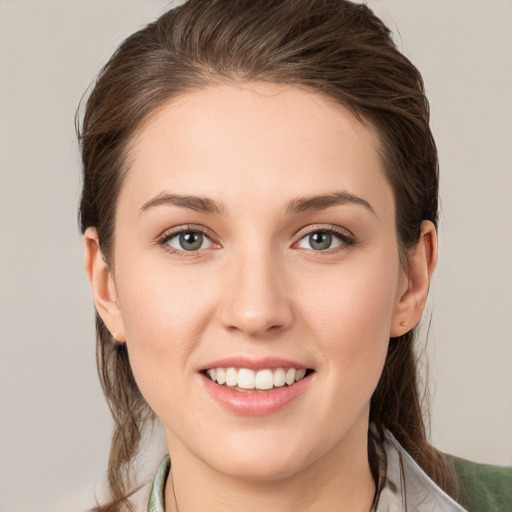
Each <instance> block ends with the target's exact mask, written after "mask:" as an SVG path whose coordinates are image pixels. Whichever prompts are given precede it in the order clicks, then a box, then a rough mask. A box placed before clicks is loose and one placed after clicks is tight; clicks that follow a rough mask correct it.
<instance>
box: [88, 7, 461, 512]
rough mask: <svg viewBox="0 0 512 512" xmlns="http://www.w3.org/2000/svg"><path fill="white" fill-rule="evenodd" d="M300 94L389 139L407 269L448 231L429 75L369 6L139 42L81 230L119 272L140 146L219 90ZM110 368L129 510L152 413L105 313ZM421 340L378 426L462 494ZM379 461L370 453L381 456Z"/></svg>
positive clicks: (264, 16) (196, 10)
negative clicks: (426, 411) (266, 88)
mask: <svg viewBox="0 0 512 512" xmlns="http://www.w3.org/2000/svg"><path fill="white" fill-rule="evenodd" d="M234 81H235V82H240V81H253V82H254V81H257V82H274V83H282V84H294V85H300V86H301V87H305V88H307V89H309V90H312V91H314V92H317V93H319V94H322V95H325V96H327V97H329V98H331V99H333V100H335V101H336V102H338V103H340V104H342V105H344V106H345V107H347V108H348V109H349V110H350V111H351V112H352V113H353V114H355V115H356V116H357V117H358V118H359V119H363V120H365V121H367V122H370V123H371V124H372V125H373V126H374V127H375V128H376V129H377V130H378V132H379V134H380V139H381V145H382V149H381V150H382V158H383V162H384V166H385V169H386V173H387V177H388V179H389V182H390V184H391V186H392V188H393V192H394V197H395V203H396V232H397V239H398V243H399V246H400V250H401V257H402V262H403V264H404V265H406V264H407V257H406V254H407V249H408V248H410V247H413V246H414V245H415V244H416V243H417V241H418V238H419V233H420V223H421V222H422V221H423V220H430V221H432V222H433V223H434V224H437V209H438V162H437V151H436V147H435V143H434V140H433V138H432V134H431V131H430V128H429V106H428V102H427V99H426V97H425V94H424V87H423V82H422V78H421V75H420V73H419V72H418V70H417V69H416V68H415V67H414V66H413V65H412V64H411V62H410V61H409V60H408V59H407V58H406V57H405V56H403V55H402V54H401V53H400V52H399V51H398V50H397V48H396V47H395V44H394V43H393V40H392V37H391V33H390V31H389V29H388V28H387V27H386V26H385V25H384V24H383V23H382V22H381V20H380V19H378V18H377V17H376V16H375V15H374V14H373V13H372V11H371V10H370V9H369V8H368V7H367V6H365V5H358V4H354V3H352V2H349V1H347V0H189V1H188V2H186V3H185V4H183V5H182V6H180V7H177V8H175V9H172V10H170V11H169V12H167V13H165V14H164V15H162V16H161V17H160V18H159V19H158V20H156V21H155V22H154V23H151V24H150V25H148V26H147V27H145V28H144V29H142V30H140V31H139V32H137V33H135V34H133V35H132V36H130V37H129V38H128V39H126V40H125V41H124V42H123V43H122V44H121V46H120V47H119V48H118V50H117V51H116V52H115V54H114V55H113V56H112V58H111V59H110V61H109V62H108V63H107V64H106V66H105V67H104V68H103V70H102V71H101V73H100V75H99V77H98V80H97V82H96V84H95V86H94V88H93V90H92V92H91V94H90V96H89V98H88V100H87V104H86V107H85V112H84V115H83V120H82V122H81V128H79V129H78V133H79V140H80V143H81V149H82V160H83V191H82V198H81V203H80V221H81V229H82V231H85V229H86V228H87V227H89V226H94V227H96V228H97V230H98V236H99V241H100V246H101V250H102V253H103V255H104V257H105V259H106V261H107V263H108V264H110V265H112V263H113V254H112V250H113V239H114V235H115V233H114V230H113V226H114V218H115V211H116V198H117V196H118V193H119V190H120V187H121V186H122V181H123V177H124V175H125V173H126V156H127V152H128V148H129V145H130V141H131V140H132V138H133V136H134V134H135V132H136V130H137V129H138V128H140V127H141V124H142V123H143V121H145V120H146V119H147V118H148V115H150V114H151V113H152V112H154V111H155V109H157V108H158V107H160V106H161V105H162V104H163V103H164V102H167V101H169V99H172V98H173V97H176V96H177V95H179V94H183V93H184V92H186V91H187V90H190V89H195V88H199V87H204V86H206V85H208V84H212V83H220V82H234ZM96 326H97V361H98V368H99V373H100V378H101V382H102V386H103V390H104V393H105V396H106V399H107V401H108V403H109V406H110V408H111V410H112V414H113V417H114V423H115V428H114V434H113V438H112V445H111V452H110V460H109V483H110V487H111V494H112V502H111V503H110V504H109V505H106V506H103V507H101V510H103V511H109V512H113V511H119V510H123V509H125V508H128V507H129V506H128V503H127V500H126V496H127V495H128V494H129V492H130V490H131V483H130V479H129V468H130V461H132V459H133V457H134V455H135V454H136V453H137V451H138V449H139V443H140V439H141V433H142V431H143V427H144V424H145V422H146V420H147V419H148V418H149V417H150V416H151V412H150V411H149V408H148V406H147V404H146V403H145V401H144V399H143V397H142V396H141V394H140V392H139V390H138V388H137V384H136V383H135V380H134V378H133V374H132V372H131V368H130V363H129V358H128V353H127V350H126V345H125V344H121V345H119V344H115V343H114V341H113V339H112V337H111V336H110V333H109V332H108V330H107V329H106V327H105V325H104V324H103V322H102V320H101V319H100V317H99V316H98V315H96ZM414 337H415V336H414V331H410V332H408V333H407V334H405V335H403V336H401V337H400V338H396V339H391V340H390V343H389V349H388V354H387V359H386V363H385V366H384V371H383V374H382V377H381V379H380V382H379V384H378V386H377V389H376V390H375V392H374V395H373V397H372V401H371V410H370V421H372V422H373V423H374V424H375V425H376V427H377V430H378V432H379V433H380V435H383V432H384V430H385V429H389V430H390V431H391V432H392V433H393V434H394V435H395V437H396V438H397V439H398V440H399V442H400V443H401V444H402V445H403V446H404V447H405V449H406V450H407V451H408V452H409V453H410V454H411V456H412V457H413V458H414V459H415V460H416V461H417V462H418V463H419V465H420V466H421V467H422V468H423V469H424V470H425V471H426V473H427V474H429V475H430V476H431V477H432V478H433V479H434V480H435V481H436V482H437V483H438V484H439V485H440V486H441V487H442V488H444V489H445V490H447V491H448V492H449V493H454V492H455V484H454V479H453V477H452V473H451V471H450V468H449V466H448V465H447V463H446V461H445V459H444V457H443V456H442V454H441V453H439V452H438V451H437V450H435V449H434V448H433V447H432V446H431V445H430V444H429V443H428V442H427V439H426V432H425V426H424V421H423V416H422V408H421V401H420V396H419V392H418V384H419V383H418V375H417V368H416V366H417V365H416V357H415V354H414V350H413V345H414ZM373 455H374V454H372V453H371V452H370V457H372V456H373Z"/></svg>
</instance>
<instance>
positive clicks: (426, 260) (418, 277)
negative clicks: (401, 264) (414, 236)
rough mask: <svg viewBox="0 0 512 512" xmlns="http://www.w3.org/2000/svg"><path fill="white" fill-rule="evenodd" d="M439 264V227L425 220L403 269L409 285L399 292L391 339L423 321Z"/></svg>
mask: <svg viewBox="0 0 512 512" xmlns="http://www.w3.org/2000/svg"><path fill="white" fill-rule="evenodd" d="M436 264H437V232H436V228H435V226H434V224H433V223H432V222H430V221H423V222H422V223H421V228H420V237H419V240H418V243H417V244H416V245H415V246H414V247H412V248H411V249H410V250H409V262H408V268H407V269H405V270H404V272H405V279H406V287H405V286H404V288H405V290H403V289H401V290H399V293H398V297H397V303H396V305H395V311H394V315H393V318H392V322H391V331H390V337H391V338H396V337H398V336H402V335H403V334H405V333H406V332H408V331H410V330H411V329H412V328H414V327H415V326H416V325H417V324H418V323H419V321H420V320H421V316H422V314H423V310H424V309H425V304H426V302H427V297H428V291H429V288H430V281H431V279H432V275H433V273H434V270H435V267H436Z"/></svg>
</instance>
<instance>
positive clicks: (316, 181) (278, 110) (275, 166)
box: [121, 83, 390, 205]
mask: <svg viewBox="0 0 512 512" xmlns="http://www.w3.org/2000/svg"><path fill="white" fill-rule="evenodd" d="M127 173H128V174H127V179H126V180H125V185H124V187H123V190H122V192H121V194H122V195H124V196H129V197H130V199H131V200H133V201H138V202H139V203H141V204H142V203H144V202H145V201H147V200H148V199H150V198H151V196H154V195H156V194H157V193H161V192H164V191H170V192H173V193H182V194H190V193H194V194H197V195H205V196H208V197H212V198H214V199H218V200H220V201H221V202H225V201H228V202H229V201H230V200H233V201H235V202H236V200H237V199H241V200H242V201H244V202H247V200H248V198H254V200H255V201H261V200H262V199H264V198H270V197H271V196H272V194H271V192H272V191H275V190H276V188H278V189H279V190H281V191H282V193H281V195H282V198H283V201H285V200H287V199H288V196H290V197H293V196H297V195H312V194H315V193H325V192H328V191H330V190H333V189H336V190H338V189H339V190H345V189H348V191H349V192H351V193H354V194H358V195H369V196H372V195H375V192H379V193H381V192H382V190H380V191H379V188H380V189H383V188H385V189H386V192H390V190H389V186H388V185H387V181H386V179H385V175H384V171H383V165H382V159H381V157H380V154H379V140H378V136H377V134H376V132H375V130H374V129H373V128H372V127H371V126H370V125H368V124H363V122H361V121H360V120H358V119H356V118H355V116H354V115H352V114H351V113H350V112H349V111H348V110H347V109H346V108H344V107H343V106H341V105H338V104H336V103H334V101H332V100H330V99H328V98H325V97H323V96H321V95H319V94H315V93H312V92H310V91H306V90H303V89H300V88H298V87H295V86H286V85H276V84H253V83H246V84H237V85H215V86H209V87H207V88H204V89H199V90H194V91H191V92H187V93H186V94H183V95H182V96H179V97H177V98H174V99H173V100H171V101H169V102H168V103H166V104H165V105H164V106H163V107H161V108H159V109H158V110H156V111H155V112H154V113H153V114H152V115H151V116H150V117H149V118H148V120H147V121H146V122H145V123H144V125H143V126H142V127H141V128H140V129H139V130H138V132H137V135H136V137H135V138H134V140H133V141H132V145H131V148H130V159H129V164H128V170H127ZM377 195H378V194H377ZM285 196H286V197H285ZM260 205H262V203H261V202H260Z"/></svg>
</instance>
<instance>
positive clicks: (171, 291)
mask: <svg viewBox="0 0 512 512" xmlns="http://www.w3.org/2000/svg"><path fill="white" fill-rule="evenodd" d="M378 149H379V140H378V136H377V134H376V133H375V131H374V130H373V129H372V127H371V126H368V125H365V124H363V123H362V122H360V121H358V120H356V119H355V118H354V117H353V116H352V115H351V114H350V113H349V112H348V111H347V110H346V109H344V108H343V107H341V106H339V105H335V104H333V103H332V102H331V101H329V100H327V99H325V98H323V97H321V96H319V95H316V94H314V93H310V92H307V91H304V90H301V89H299V88H296V87H289V86H286V87H285V86H278V85H272V84H266V85H262V84H237V85H215V86H211V87H208V88H205V89H201V90H197V91H193V92H188V93H187V94H185V95H183V96H181V97H179V98H176V99H174V100H172V101H170V102H169V103H168V104H166V105H165V106H164V107H163V108H161V109H160V110H159V111H157V112H155V113H153V115H152V116H151V117H150V118H149V119H148V120H147V122H146V123H145V125H144V126H142V127H141V128H140V129H139V131H138V134H137V136H136V138H135V139H134V141H133V143H132V147H131V151H130V161H129V165H128V171H127V176H126V180H125V182H124V184H123V188H122V190H121V193H120V196H119V198H118V204H117V216H116V223H115V244H114V257H113V268H111V269H108V268H107V267H106V265H105V263H104V261H103V259H102V257H101V254H100V252H99V248H98V242H97V235H96V232H95V230H94V229H93V228H89V229H88V230H87V232H86V234H85V242H86V269H87V272H88V275H89V278H90V281H91V286H92V290H93V295H94V298H95V303H96V307H97V310H98V312H99V313H100V315H101V316H102V318H103V320H104V321H105V323H106V325H107V327H108V328H109V329H110V330H111V332H115V333H116V338H117V339H118V340H119V341H123V342H124V341H126V343H127V344H128V351H129V354H130V360H131V363H132V368H133V372H134V375H135V378H136V380H137V383H138V385H139V387H140V389H141V392H142V394H143V395H144V397H145V398H146V400H147V401H148V403H149V405H150V406H151V408H152V409H153V410H154V411H155V413H156V414H157V416H158V417H159V418H160V420H161V421H162V423H163V425H164V428H165V432H166V439H167V445H168V448H169V453H170V455H171V459H172V461H173V474H172V479H173V481H174V487H175V493H176V497H177V501H178V503H179V506H180V509H181V510H186V511H191V512H193V511H199V510H206V509H208V510H210V511H216V510H234V509H238V510H245V511H250V510H253V509H254V510H260V509H261V507H262V506H264V507H265V510H269V511H273V510H276V511H277V510H279V511H288V510H289V511H291V510H293V511H301V510H309V511H313V510H334V509H336V510H340V511H343V510H354V511H357V510H361V511H367V510H369V508H370V505H371V502H372V500H373V495H374V492H375V486H374V482H373V479H372V477H371V473H370V470H369V465H368V460H367V447H366V444H367V430H368V414H369V405H368V404H369V400H370V397H371V395H372V392H373V391H374V389H375V387H376V385H377V382H378V379H379V377H380V374H381V371H382V367H383V364H384V361H385V356H386V350H387V346H388V343H389V338H390V336H391V337H393V336H398V335H400V334H403V333H404V332H406V331H408V330H409V329H411V328H412V327H413V326H414V325H416V323H417V322H418V321H419V319H420V317H421V313H422V310H423V307H424V304H425V300H426V296H427V293H428V286H429V281H430V276H431V273H432V271H433V269H434V266H435V262H436V237H435V229H434V227H433V225H432V224H431V223H429V222H424V223H423V224H422V231H421V237H420V241H419V243H418V246H417V247H415V248H413V249H412V250H411V251H410V253H409V266H408V269H407V271H405V270H404V269H403V268H402V267H401V266H400V260H399V253H398V244H397V240H396V235H395V207H394V199H393V193H392V190H391V188H390V186H389V184H388V182H387V180H386V177H385V173H384V170H383V165H382V161H381V158H380V155H379V152H378ZM334 193H343V194H345V196H344V197H345V199H346V197H347V195H349V198H350V199H351V200H349V201H346V200H345V201H341V202H337V203H335V204H331V205H330V206H328V207H325V206H326V205H325V204H324V205H323V207H322V208H315V209H312V208H309V209H304V208H303V209H302V210H301V211H296V210H297V208H295V209H294V208H293V205H295V206H297V204H298V198H311V197H312V196H328V197H329V196H331V197H332V194H334ZM166 194H167V195H168V194H174V195H176V194H179V195H182V196H194V197H200V198H208V199H210V200H211V201H214V202H215V211H213V212H212V211H198V210H197V209H196V208H197V201H196V202H195V203H193V204H192V203H190V201H188V206H184V205H183V204H182V205H181V206H179V205H176V204H169V202H165V201H162V197H163V196H164V195H166ZM354 197H356V198H359V199H360V200H362V201H355V200H354ZM174 202H176V201H174ZM181 202H182V203H183V201H181ZM365 203H366V204H365ZM208 204H209V205H210V206H211V204H212V203H211V202H209V203H208ZM309 204H310V206H311V203H309ZM303 205H304V201H303ZM191 206H193V208H191ZM329 229H334V230H338V231H339V232H340V233H341V234H342V238H337V237H336V236H333V239H332V240H333V243H332V245H331V246H330V248H328V249H326V250H315V249H314V248H312V246H311V243H310V239H309V238H308V237H309V235H310V234H311V233H318V232H319V231H325V230H329ZM180 230H181V231H184V230H192V231H194V230H196V231H197V230H199V231H203V232H204V235H205V238H204V239H203V240H204V242H203V245H201V246H200V248H199V249H198V250H194V251H185V250H183V249H180V245H179V240H178V238H177V237H176V236H175V237H174V238H171V239H169V234H175V233H176V232H179V231H180ZM166 236H167V239H166V238H165V237H166ZM347 240H349V241H347ZM238 356H244V357H249V358H252V359H260V358H263V357H281V358H286V359H291V360H293V361H296V362H297V363H299V364H301V365H303V366H305V367H307V368H310V369H312V370H314V372H313V373H312V375H311V376H310V377H309V378H308V382H307V384H306V385H305V386H304V390H303V391H302V392H301V393H300V394H299V396H298V397H297V398H296V399H295V400H293V401H292V402H291V403H289V404H288V405H286V406H285V407H283V408H281V409H279V410H278V411H277V412H275V413H273V414H268V415H263V416H245V415H240V414H235V413H234V412H232V411H229V410H227V409H225V408H224V407H222V406H221V405H219V403H218V402H217V401H215V400H214V399H213V398H212V397H211V395H210V394H209V393H207V392H206V390H205V386H204V379H205V378H204V376H203V375H202V374H201V373H200V370H201V369H202V368H204V367H205V366H208V363H209V362H212V361H215V360H218V359H221V358H226V357H238ZM170 481H171V480H170V479H169V482H170ZM173 501H174V497H173V490H172V487H171V485H170V483H169V485H168V486H167V489H166V503H167V504H168V505H167V508H168V509H169V510H173ZM237 507H238V508H237Z"/></svg>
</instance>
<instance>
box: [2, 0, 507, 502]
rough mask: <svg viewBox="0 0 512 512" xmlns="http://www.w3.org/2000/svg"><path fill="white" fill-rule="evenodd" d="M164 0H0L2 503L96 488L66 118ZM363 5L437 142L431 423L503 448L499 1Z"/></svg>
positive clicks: (75, 167) (435, 435)
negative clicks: (385, 34)
mask: <svg viewBox="0 0 512 512" xmlns="http://www.w3.org/2000/svg"><path fill="white" fill-rule="evenodd" d="M167 4H168V2H165V1H163V0H140V1H134V0H130V1H128V0H117V1H114V0H53V1H52V0H0V178H1V181H0V223H1V226H0V228H1V229H0V258H1V259H0V272H1V274H0V316H1V322H0V511H1V512H32V511H33V512H36V511H37V512H45V511H48V512H50V511H51V512H58V511H60V510H63V511H64V510H66V511H70V510H78V511H79V510H84V509H86V508H88V507H90V506H92V505H93V503H94V501H93V489H96V490H97V491H100V490H101V488H102V481H103V479H104V476H105V468H106V461H107V454H108V447H109V436H110V433H111V423H110V417H109V412H108V409H107V407H106V405H105V404H104V401H103V397H102V394H101V390H100V388H99V384H98V380H97V376H96V369H95V357H94V322H93V307H92V302H91V299H90V296H89V291H88V287H87V283H86V280H85V276H84V272H83V269H82V244H81V239H80V236H79V233H78V229H77V224H76V211H77V206H76V204H77V200H78V198H79V163H78V150H77V144H76V140H75V134H74V120H73V117H74V111H75V108H76V106H77V104H78V102H79V100H80V97H81V95H82V93H83V92H84V91H85V90H86V88H87V86H88V85H89V84H90V83H91V81H92V79H93V77H94V76H95V75H96V73H97V72H98V70H99V69H100V66H101V64H103V63H104V62H105V61H106V59H107V58H108V56H109V55H110V54H111V53H112V52H113V50H114V49H115V48H116V46H117V45H118V44H119V43H120V42H121V41H122V40H123V39H124V38H125V37H126V36H127V35H128V34H130V33H131V32H132V31H133V30H135V29H137V28H138V27H140V26H142V25H143V24H145V23H146V22H148V21H150V20H151V19H153V18H154V17H155V16H156V15H158V14H159V13H161V12H162V11H163V10H164V9H165V7H166V5H167ZM369 4H370V6H371V7H373V8H374V9H375V10H376V12H377V13H378V14H379V15H381V16H382V17H383V18H384V20H385V22H386V23H388V24H389V25H390V26H391V28H392V29H393V30H394V31H395V34H396V40H397V43H398V45H399V46H400V48H402V50H403V51H404V52H405V53H406V55H408V56H409V57H410V58H411V60H412V61H413V62H414V63H415V64H416V65H417V66H418V67H419V68H420V70H422V72H423V75H424V79H425V84H426V88H427V93H428V96H429V98H430V101H431V105H432V126H433V131H434V134H435V136H436V139H437V143H438V146H439V154H440V162H441V173H442V223H441V228H440V263H439V267H438V272H437V276H436V280H435V283H434V287H433V290H432V294H431V306H430V309H431V310H432V311H433V315H432V323H431V327H430V333H429V337H428V344H427V348H426V353H427V355H428V358H429V361H430V372H429V373H430V387H431V391H432V439H433V441H434V443H436V444H437V446H439V447H440V448H441V449H443V450H445V451H447V452H451V453H454V454H457V455H459V456H463V457H466V458H470V459H474V460H477V461H482V462H490V463H500V464H511V463H512V398H511V396H512V371H511V368H512V100H511V96H512V95H511V91H512V64H511V63H512V30H511V26H512V23H511V22H512V3H511V1H510V0H501V1H500V0H480V1H471V0H439V1H432V0H430V1H428V2H427V1H420V0H401V1H399V0H394V1H392V0H374V1H370V2H369ZM397 27H398V28H399V30H397ZM156 446H157V448H154V449H153V451H149V452H148V456H147V457H146V459H147V460H144V461H143V464H142V466H143V467H147V468H148V469H147V471H148V474H149V473H150V472H151V471H152V470H153V467H154V463H155V461H157V459H158V458H159V457H160V455H161V448H158V443H157V442H156Z"/></svg>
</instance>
